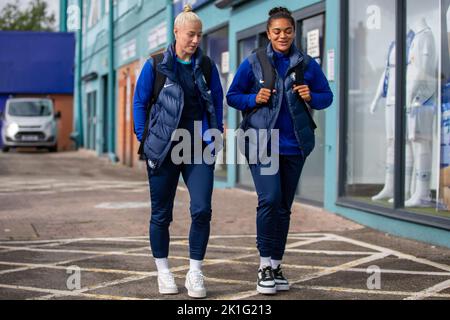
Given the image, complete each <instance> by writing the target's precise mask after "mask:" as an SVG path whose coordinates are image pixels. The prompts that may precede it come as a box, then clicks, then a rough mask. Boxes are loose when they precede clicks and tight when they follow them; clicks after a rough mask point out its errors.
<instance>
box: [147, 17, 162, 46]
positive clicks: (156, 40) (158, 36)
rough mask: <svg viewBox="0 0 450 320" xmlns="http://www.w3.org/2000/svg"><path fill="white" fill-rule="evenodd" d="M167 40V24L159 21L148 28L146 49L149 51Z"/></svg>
mask: <svg viewBox="0 0 450 320" xmlns="http://www.w3.org/2000/svg"><path fill="white" fill-rule="evenodd" d="M166 42H167V24H166V23H165V22H163V23H160V24H159V25H157V26H156V27H155V28H153V29H151V30H150V33H149V35H148V49H149V50H150V51H152V50H154V49H156V48H158V47H159V46H161V45H163V44H165V43H166Z"/></svg>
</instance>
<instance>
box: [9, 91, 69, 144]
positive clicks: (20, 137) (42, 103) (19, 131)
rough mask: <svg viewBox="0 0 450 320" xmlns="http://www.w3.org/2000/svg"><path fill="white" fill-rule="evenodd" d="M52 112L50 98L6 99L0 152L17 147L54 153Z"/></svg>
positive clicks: (55, 138)
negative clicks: (0, 150)
mask: <svg viewBox="0 0 450 320" xmlns="http://www.w3.org/2000/svg"><path fill="white" fill-rule="evenodd" d="M59 118H61V113H59V112H58V113H56V114H55V110H54V106H53V102H52V100H50V99H40V98H10V99H8V100H7V101H6V106H5V111H4V113H3V114H2V116H1V119H2V121H3V126H2V132H1V139H2V142H3V147H2V151H3V152H8V151H9V150H10V149H11V148H17V147H38V148H47V149H48V150H49V151H51V152H55V151H56V150H57V145H58V141H57V137H58V126H57V119H59Z"/></svg>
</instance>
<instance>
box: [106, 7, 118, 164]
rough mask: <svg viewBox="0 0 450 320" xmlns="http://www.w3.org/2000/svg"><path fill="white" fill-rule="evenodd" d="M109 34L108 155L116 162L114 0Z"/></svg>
mask: <svg viewBox="0 0 450 320" xmlns="http://www.w3.org/2000/svg"><path fill="white" fill-rule="evenodd" d="M108 25H109V34H108V38H109V41H108V51H109V58H108V69H109V72H108V114H107V122H108V156H109V158H110V160H111V161H112V162H117V156H116V155H115V143H116V141H115V140H116V139H115V130H114V128H115V118H116V117H115V114H116V108H115V101H114V98H115V90H114V89H115V74H114V1H112V0H110V1H109V23H108Z"/></svg>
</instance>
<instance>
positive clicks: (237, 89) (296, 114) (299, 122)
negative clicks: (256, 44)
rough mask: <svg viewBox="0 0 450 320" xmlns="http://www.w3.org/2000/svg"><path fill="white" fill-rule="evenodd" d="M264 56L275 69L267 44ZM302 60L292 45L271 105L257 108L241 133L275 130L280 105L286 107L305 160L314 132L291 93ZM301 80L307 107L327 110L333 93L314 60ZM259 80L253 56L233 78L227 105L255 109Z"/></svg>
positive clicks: (297, 100) (297, 99)
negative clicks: (308, 93)
mask: <svg viewBox="0 0 450 320" xmlns="http://www.w3.org/2000/svg"><path fill="white" fill-rule="evenodd" d="M266 53H267V56H268V57H269V60H270V61H271V62H272V64H273V66H274V68H276V64H275V59H274V56H275V52H274V51H273V48H272V45H271V44H270V43H269V44H268V46H267V49H266ZM303 57H304V55H303V53H302V52H300V50H298V49H297V47H296V46H295V45H292V47H291V50H290V53H289V67H288V68H287V70H288V71H287V73H286V74H284V75H280V74H278V72H276V81H275V90H276V93H275V94H273V95H272V98H271V100H270V103H269V104H268V105H265V106H262V107H260V108H259V109H258V110H257V111H256V112H254V113H252V114H251V116H249V117H248V118H247V121H243V123H242V125H241V129H243V130H246V129H250V128H253V129H267V130H272V129H274V128H275V124H276V123H277V120H278V118H279V115H280V111H281V109H282V108H281V107H282V103H286V104H287V107H288V110H289V113H290V116H291V119H292V125H293V126H292V127H293V131H294V132H293V133H294V134H295V137H296V139H297V142H298V145H299V147H300V149H301V153H302V154H303V156H304V157H307V156H308V155H309V154H310V153H311V152H312V151H313V149H314V146H315V137H314V131H313V130H312V128H311V125H310V120H309V118H308V116H307V114H306V113H305V110H304V107H303V106H302V103H304V102H303V101H302V100H301V99H300V98H299V96H298V93H294V92H293V90H292V87H293V84H294V79H293V78H292V73H293V72H294V69H295V67H296V66H297V65H298V64H299V63H302V61H303ZM304 76H305V84H306V85H308V86H309V88H310V90H311V101H310V102H309V105H310V106H311V107H312V108H313V109H316V110H321V109H325V108H328V107H329V106H330V105H331V104H332V102H333V93H332V91H331V89H330V86H329V84H328V80H327V79H326V77H325V75H324V74H323V72H322V69H321V67H320V66H319V64H318V63H317V62H316V61H315V60H314V59H310V62H309V64H308V67H307V68H306V70H305V75H304ZM262 79H263V76H262V67H261V64H260V63H259V60H258V58H257V56H256V53H253V54H252V55H250V56H249V57H248V58H247V59H246V60H244V62H243V63H242V64H241V65H240V67H239V69H238V71H237V73H236V76H235V77H234V80H233V83H232V84H231V86H230V89H229V90H228V93H227V102H228V105H229V106H231V107H233V108H236V109H238V110H241V111H247V110H251V109H253V108H255V107H257V105H256V95H257V93H258V92H259V90H260V89H261V88H263V85H262V84H261V81H262Z"/></svg>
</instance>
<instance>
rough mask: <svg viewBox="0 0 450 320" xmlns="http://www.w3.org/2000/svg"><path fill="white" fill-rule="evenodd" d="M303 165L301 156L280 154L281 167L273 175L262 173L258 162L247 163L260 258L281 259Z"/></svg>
mask: <svg viewBox="0 0 450 320" xmlns="http://www.w3.org/2000/svg"><path fill="white" fill-rule="evenodd" d="M303 165H304V158H303V156H301V155H298V156H297V155H295V156H283V155H280V168H279V170H278V172H277V174H275V175H262V174H261V167H262V166H261V165H250V170H251V173H252V177H253V181H254V183H255V187H256V192H257V194H258V208H257V215H256V229H257V239H256V242H257V247H258V250H259V253H260V256H261V257H271V258H272V259H273V260H282V258H283V255H284V251H285V247H286V241H287V236H288V233H289V225H290V219H291V207H292V203H293V202H294V198H295V192H296V190H297V185H298V182H299V180H300V175H301V173H302V170H303Z"/></svg>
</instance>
